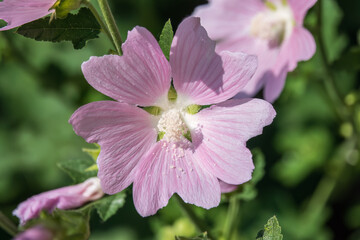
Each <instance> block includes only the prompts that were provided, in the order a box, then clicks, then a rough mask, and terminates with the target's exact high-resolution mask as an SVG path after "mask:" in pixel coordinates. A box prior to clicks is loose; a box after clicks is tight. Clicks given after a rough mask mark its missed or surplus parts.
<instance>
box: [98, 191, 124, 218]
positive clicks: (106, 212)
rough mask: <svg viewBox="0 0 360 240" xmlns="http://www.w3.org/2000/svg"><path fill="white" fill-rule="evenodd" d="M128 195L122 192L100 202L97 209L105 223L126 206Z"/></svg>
mask: <svg viewBox="0 0 360 240" xmlns="http://www.w3.org/2000/svg"><path fill="white" fill-rule="evenodd" d="M125 198H126V194H125V193H124V192H120V193H117V194H114V195H111V196H108V197H104V198H102V199H100V200H98V201H97V202H96V204H95V208H96V210H97V213H98V214H99V216H100V218H101V219H102V220H103V221H106V220H108V219H109V218H110V217H111V216H113V215H114V214H115V213H116V212H117V211H118V210H119V209H120V208H121V207H123V206H124V204H125Z"/></svg>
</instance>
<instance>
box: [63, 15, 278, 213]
mask: <svg viewBox="0 0 360 240" xmlns="http://www.w3.org/2000/svg"><path fill="white" fill-rule="evenodd" d="M122 48H123V52H124V55H123V56H117V55H108V56H103V57H91V58H90V60H89V61H87V62H85V63H83V65H82V70H83V73H84V75H85V78H86V80H87V81H88V82H89V84H90V85H91V86H93V87H94V88H95V89H97V90H98V91H100V92H101V93H103V94H105V95H107V96H109V97H111V98H113V99H115V100H117V101H101V102H93V103H89V104H87V105H85V106H82V107H81V108H79V109H78V110H77V111H76V112H75V113H74V114H73V115H72V117H71V119H70V123H71V124H72V125H73V127H74V130H75V132H76V134H78V135H80V136H81V137H83V138H84V139H85V140H86V141H87V142H89V143H94V142H96V143H98V144H100V146H101V152H100V155H99V157H98V166H99V172H98V177H99V178H100V180H101V185H102V187H103V189H104V192H106V193H108V194H115V193H117V192H120V191H122V190H123V189H125V188H126V187H128V186H129V185H130V184H132V183H133V198H134V203H135V207H136V209H137V211H138V212H139V214H140V215H142V216H149V215H152V214H155V213H156V211H157V210H158V209H160V208H162V207H164V206H166V205H167V203H168V200H169V198H170V197H171V196H172V195H173V194H174V193H177V194H178V195H179V196H180V197H181V198H182V199H183V200H184V201H185V202H187V203H191V204H195V205H197V206H200V207H203V208H207V209H208V208H212V207H215V206H217V205H218V204H219V201H220V195H221V191H220V184H219V179H220V180H222V181H224V182H226V183H230V184H241V183H244V182H246V181H248V180H249V179H250V178H251V173H252V171H253V168H254V165H253V162H252V156H251V153H250V151H249V150H248V149H247V148H246V141H247V140H248V139H249V138H251V137H253V136H256V135H259V134H261V132H262V128H263V127H264V126H266V125H268V124H270V123H271V122H272V120H273V118H274V116H275V111H274V109H273V108H272V106H271V104H269V103H268V102H265V101H263V100H259V99H242V100H228V101H226V100H227V99H230V98H232V97H233V96H234V95H235V94H236V93H238V92H239V91H240V90H241V89H242V88H243V87H244V86H245V85H246V84H247V82H248V81H249V80H250V78H251V77H252V75H253V74H254V72H255V69H256V65H257V61H256V57H254V56H249V55H246V54H243V53H231V52H227V51H225V52H222V53H220V54H217V53H215V42H213V41H212V40H211V39H210V38H209V37H208V36H207V33H206V31H205V29H204V28H203V27H202V26H200V20H199V19H198V18H187V19H185V20H184V21H183V22H182V23H181V24H180V25H179V27H178V29H177V31H176V34H175V36H174V40H173V43H172V46H171V54H170V62H169V61H167V59H166V58H165V56H164V54H163V53H162V51H161V49H160V47H159V45H158V43H157V41H156V40H155V38H154V37H153V36H152V35H151V33H150V32H149V31H148V30H146V29H145V28H142V27H135V28H134V29H133V30H132V31H130V32H129V33H128V39H127V41H126V42H125V43H124V44H123V46H122ZM171 79H172V81H173V85H174V88H175V90H176V92H177V97H176V100H175V99H173V98H171V97H169V95H172V96H174V94H169V95H168V93H169V89H170V87H171ZM170 93H173V91H172V90H170ZM211 104H216V105H213V106H211V107H209V108H206V109H202V110H201V111H199V112H197V111H194V109H197V108H198V106H199V105H211ZM140 106H141V107H140ZM150 106H157V108H153V109H155V110H156V109H157V110H158V113H157V114H154V115H152V114H149V113H148V112H147V111H145V110H148V108H142V107H150ZM154 112H156V111H154ZM196 112H197V113H196ZM195 113H196V114H195Z"/></svg>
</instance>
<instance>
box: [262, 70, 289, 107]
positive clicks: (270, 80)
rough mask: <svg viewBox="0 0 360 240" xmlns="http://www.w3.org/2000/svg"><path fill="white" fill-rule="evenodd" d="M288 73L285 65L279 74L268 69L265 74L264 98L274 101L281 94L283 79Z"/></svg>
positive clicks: (283, 84)
mask: <svg viewBox="0 0 360 240" xmlns="http://www.w3.org/2000/svg"><path fill="white" fill-rule="evenodd" d="M287 73H288V67H287V65H286V66H284V67H283V69H282V70H281V71H280V73H279V74H277V75H275V73H274V72H272V71H269V72H267V73H266V74H265V76H264V78H265V79H266V83H265V90H264V99H265V100H266V101H268V102H274V101H275V100H276V99H277V98H278V97H279V96H280V94H281V92H282V90H283V89H284V86H285V80H286V76H287Z"/></svg>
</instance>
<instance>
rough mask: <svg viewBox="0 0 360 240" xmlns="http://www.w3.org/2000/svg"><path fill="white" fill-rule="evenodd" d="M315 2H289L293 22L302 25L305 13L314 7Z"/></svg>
mask: <svg viewBox="0 0 360 240" xmlns="http://www.w3.org/2000/svg"><path fill="white" fill-rule="evenodd" d="M316 1H317V0H289V4H290V6H291V8H292V10H293V13H294V17H295V20H296V22H297V23H298V24H300V25H302V23H303V21H304V17H305V15H306V13H307V11H308V10H309V9H310V8H311V7H312V6H314V4H315V3H316Z"/></svg>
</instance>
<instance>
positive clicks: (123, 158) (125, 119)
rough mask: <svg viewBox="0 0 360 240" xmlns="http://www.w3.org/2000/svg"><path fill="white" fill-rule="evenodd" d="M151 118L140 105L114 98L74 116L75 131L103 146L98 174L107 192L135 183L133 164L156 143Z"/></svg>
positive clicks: (86, 106)
mask: <svg viewBox="0 0 360 240" xmlns="http://www.w3.org/2000/svg"><path fill="white" fill-rule="evenodd" d="M152 118H153V116H151V115H150V114H148V113H147V112H145V111H144V110H142V109H140V108H137V107H135V106H132V105H128V104H125V103H118V102H113V101H103V102H93V103H89V104H87V105H85V106H82V107H81V108H79V109H78V110H77V111H76V112H75V113H74V114H73V115H72V116H71V119H70V123H71V124H72V125H73V127H74V130H75V132H76V134H78V135H79V136H81V137H83V138H84V139H85V140H86V141H87V142H90V143H92V142H97V143H99V144H100V146H101V152H100V155H99V157H98V166H99V173H98V176H99V178H100V180H101V185H102V187H103V189H104V192H106V193H108V194H114V193H117V192H120V191H122V190H123V189H125V188H126V187H128V186H129V185H130V184H131V183H132V181H133V179H134V174H133V173H132V172H133V169H134V167H135V166H136V165H137V163H138V162H139V160H140V158H141V157H142V156H143V155H144V154H145V153H146V152H147V151H148V149H150V147H151V145H153V144H154V143H155V142H156V137H157V133H156V130H155V127H154V126H153V119H152Z"/></svg>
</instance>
